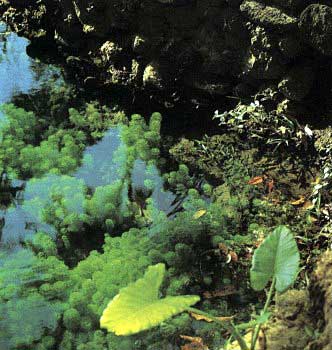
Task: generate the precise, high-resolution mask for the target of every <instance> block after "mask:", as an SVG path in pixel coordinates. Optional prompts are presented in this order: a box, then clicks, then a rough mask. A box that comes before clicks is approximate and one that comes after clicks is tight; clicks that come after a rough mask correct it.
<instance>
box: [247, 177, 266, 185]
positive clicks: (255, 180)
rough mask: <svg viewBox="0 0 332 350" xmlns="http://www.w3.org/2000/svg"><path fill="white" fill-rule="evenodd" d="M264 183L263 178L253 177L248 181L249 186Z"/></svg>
mask: <svg viewBox="0 0 332 350" xmlns="http://www.w3.org/2000/svg"><path fill="white" fill-rule="evenodd" d="M263 182H264V176H255V177H253V178H252V179H250V180H249V181H248V184H249V185H259V184H261V183H263Z"/></svg>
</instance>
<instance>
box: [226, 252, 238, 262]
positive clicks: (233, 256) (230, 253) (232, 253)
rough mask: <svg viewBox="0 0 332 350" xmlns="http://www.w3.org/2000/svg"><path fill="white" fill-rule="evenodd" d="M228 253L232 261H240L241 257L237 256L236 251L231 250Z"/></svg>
mask: <svg viewBox="0 0 332 350" xmlns="http://www.w3.org/2000/svg"><path fill="white" fill-rule="evenodd" d="M228 254H229V255H230V256H231V259H232V261H234V262H238V261H239V257H238V256H237V254H236V253H235V252H233V251H230V252H229V253H228Z"/></svg>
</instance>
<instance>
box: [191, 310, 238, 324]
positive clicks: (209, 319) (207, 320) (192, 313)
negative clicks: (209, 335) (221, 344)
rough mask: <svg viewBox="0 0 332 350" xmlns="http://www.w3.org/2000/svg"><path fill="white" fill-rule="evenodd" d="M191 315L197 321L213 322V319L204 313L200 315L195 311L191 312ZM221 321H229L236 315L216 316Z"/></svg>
mask: <svg viewBox="0 0 332 350" xmlns="http://www.w3.org/2000/svg"><path fill="white" fill-rule="evenodd" d="M190 316H191V317H192V318H194V319H195V320H197V321H206V322H209V323H210V322H213V320H212V319H211V318H209V317H207V316H203V315H199V314H196V313H195V312H191V313H190ZM216 318H217V319H218V320H219V321H224V322H228V321H231V320H233V318H234V316H225V317H216Z"/></svg>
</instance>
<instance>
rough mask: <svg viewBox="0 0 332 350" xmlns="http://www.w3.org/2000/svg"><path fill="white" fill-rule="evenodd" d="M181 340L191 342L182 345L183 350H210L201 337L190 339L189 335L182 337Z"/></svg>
mask: <svg viewBox="0 0 332 350" xmlns="http://www.w3.org/2000/svg"><path fill="white" fill-rule="evenodd" d="M180 338H182V339H184V340H188V341H190V343H188V344H185V345H182V346H181V350H209V348H208V347H207V346H206V345H205V344H204V342H203V339H202V338H200V337H190V336H188V335H180Z"/></svg>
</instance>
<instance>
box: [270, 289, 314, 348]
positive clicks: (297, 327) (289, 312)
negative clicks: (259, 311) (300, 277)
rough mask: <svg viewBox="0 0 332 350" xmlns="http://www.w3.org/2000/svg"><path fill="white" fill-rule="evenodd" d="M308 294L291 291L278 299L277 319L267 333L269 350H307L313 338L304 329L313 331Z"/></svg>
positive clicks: (301, 291) (300, 291)
mask: <svg viewBox="0 0 332 350" xmlns="http://www.w3.org/2000/svg"><path fill="white" fill-rule="evenodd" d="M308 312H309V297H308V293H307V292H306V291H303V290H290V291H287V292H286V293H284V294H280V295H278V296H277V298H276V311H275V317H274V319H273V320H272V321H270V323H269V325H268V329H267V331H266V332H265V337H266V349H268V350H305V349H307V348H306V347H307V346H308V344H309V343H310V341H311V340H312V337H311V336H310V335H309V334H308V333H306V332H304V328H308V329H312V323H311V319H310V317H309V315H308Z"/></svg>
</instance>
